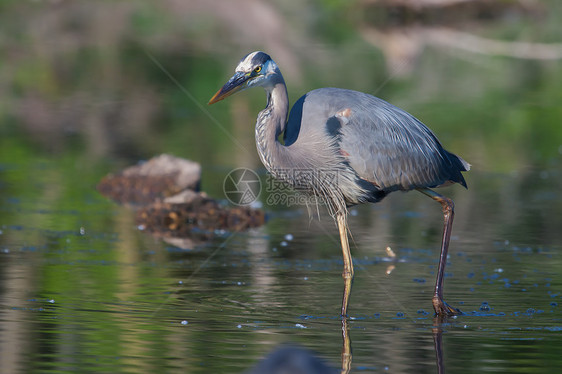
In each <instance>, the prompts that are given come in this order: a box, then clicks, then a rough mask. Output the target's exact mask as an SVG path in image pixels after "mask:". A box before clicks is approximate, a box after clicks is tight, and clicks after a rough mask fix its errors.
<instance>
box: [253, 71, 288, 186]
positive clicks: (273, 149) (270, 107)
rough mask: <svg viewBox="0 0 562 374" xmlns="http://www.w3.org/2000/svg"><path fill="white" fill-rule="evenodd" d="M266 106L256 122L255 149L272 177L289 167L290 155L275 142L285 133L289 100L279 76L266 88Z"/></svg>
mask: <svg viewBox="0 0 562 374" xmlns="http://www.w3.org/2000/svg"><path fill="white" fill-rule="evenodd" d="M266 92H267V106H266V108H265V109H264V110H262V111H261V112H260V113H259V115H258V119H257V122H256V147H257V150H258V154H259V155H260V159H261V161H262V163H263V164H264V166H265V167H266V169H267V170H268V171H269V172H270V173H271V174H273V175H274V176H278V175H279V171H280V170H283V169H288V168H289V167H290V166H291V163H290V158H291V155H290V153H289V151H288V150H287V147H285V146H284V145H282V144H281V143H279V141H278V140H277V139H278V137H279V135H280V134H281V133H282V132H283V131H285V126H286V123H287V114H288V113H289V98H288V96H287V88H286V86H285V82H284V80H283V77H282V76H281V75H280V74H279V75H278V77H277V79H276V80H275V81H274V82H273V85H272V86H270V87H266Z"/></svg>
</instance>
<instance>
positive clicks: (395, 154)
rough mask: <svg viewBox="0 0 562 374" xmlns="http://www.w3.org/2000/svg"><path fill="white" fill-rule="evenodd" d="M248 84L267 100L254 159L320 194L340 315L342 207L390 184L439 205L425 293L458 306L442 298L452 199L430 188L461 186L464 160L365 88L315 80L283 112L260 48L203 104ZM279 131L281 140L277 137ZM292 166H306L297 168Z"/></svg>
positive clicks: (441, 307)
mask: <svg viewBox="0 0 562 374" xmlns="http://www.w3.org/2000/svg"><path fill="white" fill-rule="evenodd" d="M250 87H263V88H264V89H265V92H266V93H267V106H266V108H265V109H264V110H262V111H261V112H260V113H259V114H258V119H257V122H256V146H257V150H258V154H259V156H260V159H261V161H262V162H263V164H264V165H265V167H266V168H267V170H268V171H269V173H271V174H272V175H273V176H274V177H275V178H278V179H280V180H282V181H284V182H286V183H288V184H289V185H291V186H294V187H297V188H299V189H305V190H306V191H308V192H309V193H311V194H314V195H316V196H319V197H321V198H322V199H323V200H324V201H325V202H326V204H327V206H328V208H329V211H330V213H331V215H332V216H333V217H334V218H335V220H336V222H337V226H338V229H339V235H340V240H341V246H342V251H343V263H344V269H343V278H344V281H345V282H344V293H343V300H342V307H341V315H342V318H343V319H344V320H345V318H347V306H348V302H349V295H350V293H351V285H352V282H353V261H352V257H351V252H350V249H349V242H348V237H347V232H348V226H347V215H348V211H347V208H348V207H349V206H353V205H356V204H361V203H367V202H370V203H376V202H379V201H381V200H382V199H383V198H384V197H385V196H387V195H388V194H389V193H391V192H394V191H410V190H417V191H419V192H421V193H423V194H424V195H426V196H429V197H430V198H432V199H433V200H435V201H437V202H438V203H440V204H441V206H442V208H443V215H444V228H443V238H442V243H441V253H440V257H439V267H438V271H437V279H436V282H435V289H434V294H433V299H432V303H433V308H434V309H435V313H436V314H437V315H439V316H449V315H456V314H460V313H462V312H461V311H460V310H459V309H457V308H454V307H452V306H450V305H448V304H447V303H446V302H445V301H444V300H443V277H444V274H445V265H446V262H447V250H448V247H449V239H450V236H451V228H452V224H453V215H454V204H453V201H452V200H451V199H449V198H447V197H445V196H443V195H441V194H439V193H437V192H435V191H434V190H432V189H431V188H435V187H441V186H446V185H450V184H453V183H459V184H461V185H463V186H464V187H466V182H465V180H464V177H463V175H462V173H461V172H463V171H468V170H469V169H470V165H469V164H468V163H467V162H466V161H464V160H463V159H462V158H460V157H459V156H456V155H454V154H452V153H449V152H447V151H446V150H445V149H443V147H442V146H441V143H440V142H439V140H438V139H437V137H436V136H435V135H434V134H433V133H432V132H431V130H429V128H427V127H426V126H425V125H424V124H423V123H421V122H420V121H419V120H418V119H416V118H415V117H414V116H412V115H411V114H409V113H407V112H406V111H404V110H402V109H400V108H397V107H396V106H394V105H392V104H389V103H388V102H386V101H384V100H382V99H379V98H377V97H374V96H371V95H368V94H365V93H361V92H357V91H351V90H346V89H340V88H320V89H317V90H314V91H311V92H309V93H307V94H305V95H304V96H302V97H301V98H300V99H298V100H297V102H296V103H295V105H294V106H293V108H292V109H291V113H290V115H289V99H288V96H287V87H286V85H285V81H284V79H283V76H282V75H281V71H280V70H279V67H278V66H277V64H276V63H275V62H274V61H273V60H272V59H271V57H270V56H269V55H267V54H266V53H264V52H260V51H256V52H252V53H250V54H248V55H247V56H245V57H244V58H242V60H241V61H240V63H239V64H238V66H237V67H236V70H235V73H234V75H233V76H232V78H230V80H229V81H228V82H227V83H226V84H225V85H224V86H223V87H222V88H221V89H220V90H219V91H218V92H217V93H216V94H215V95H214V96H213V97H212V98H211V100H210V101H209V104H213V103H216V102H217V101H220V100H222V99H224V98H226V97H228V96H230V95H232V94H233V93H235V92H238V91H242V90H244V89H247V88H250ZM281 134H283V143H281V142H280V141H279V140H278V138H279V136H280V135H281ZM299 170H300V171H302V170H308V171H314V172H313V173H305V174H306V175H304V176H303V173H298V171H299ZM295 171H297V172H295ZM334 173H335V174H336V177H335V178H334ZM299 176H302V177H300V178H299Z"/></svg>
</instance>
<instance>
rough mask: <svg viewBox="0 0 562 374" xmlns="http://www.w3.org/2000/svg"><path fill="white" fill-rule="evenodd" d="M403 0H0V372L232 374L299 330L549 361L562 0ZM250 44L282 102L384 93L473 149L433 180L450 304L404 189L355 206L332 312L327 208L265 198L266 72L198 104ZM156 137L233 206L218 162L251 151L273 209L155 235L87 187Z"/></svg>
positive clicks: (345, 340)
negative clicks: (230, 226)
mask: <svg viewBox="0 0 562 374" xmlns="http://www.w3.org/2000/svg"><path fill="white" fill-rule="evenodd" d="M234 3H236V5H233V4H234ZM408 3H410V2H406V1H403V2H394V1H386V2H380V1H377V2H373V1H352V2H348V1H333V0H318V1H316V0H315V1H302V2H286V1H281V0H274V1H254V0H252V1H243V0H240V1H237V2H230V1H217V0H205V1H195V0H193V1H171V0H162V1H158V2H154V1H145V0H138V1H134V2H132V1H131V2H118V1H106V2H93V1H83V0H76V1H25V2H22V1H4V2H2V3H1V5H0V9H1V11H0V25H1V26H0V27H1V28H2V31H3V33H2V36H3V37H2V38H0V53H1V55H2V56H3V57H2V64H1V69H0V97H2V100H1V103H0V360H1V362H0V368H1V369H0V371H2V372H6V373H61V372H79V373H88V372H95V373H99V372H111V373H152V372H162V373H244V372H247V371H248V370H251V368H254V367H256V365H257V364H258V362H262V360H264V358H265V357H267V355H269V354H271V353H272V352H277V354H280V353H279V349H283V347H296V348H295V349H294V350H293V351H290V352H297V351H298V352H300V354H301V356H299V355H298V354H296V356H292V357H293V358H294V359H295V360H296V361H299V359H298V357H301V359H302V360H304V358H303V357H308V358H309V359H310V360H311V361H306V360H305V361H299V362H301V363H302V362H315V361H314V360H313V358H316V359H319V360H321V361H322V362H323V363H324V365H327V366H329V367H331V368H335V370H336V371H338V370H340V369H341V368H342V367H343V368H345V369H347V368H349V369H350V371H351V372H352V373H387V372H388V373H436V372H437V373H473V372H474V373H480V372H501V373H559V372H561V370H562V356H561V355H560V350H561V348H562V305H561V303H562V272H561V269H562V252H561V250H562V195H561V194H562V192H561V191H562V126H561V125H560V124H561V123H560V122H561V121H560V119H561V118H562V106H561V105H560V103H561V102H562V65H561V63H560V61H561V59H562V52H561V51H562V47H561V46H560V35H562V30H561V23H560V14H561V12H562V2H560V1H556V0H545V1H541V2H532V1H525V2H523V1H509V2H506V1H498V2H493V3H494V4H493V6H490V4H492V2H489V1H470V2H466V1H460V2H454V1H452V2H449V3H451V4H452V5H451V6H450V7H445V8H443V9H442V8H441V7H439V6H435V7H433V6H429V8H424V7H423V6H420V7H413V8H409V7H408ZM416 3H418V2H416ZM419 3H420V4H421V3H422V2H421V1H420V2H419ZM425 3H432V4H437V3H443V2H435V1H431V2H425ZM380 4H383V5H380ZM393 4H398V5H397V6H396V7H394V5H393ZM400 4H402V5H400ZM457 6H460V7H461V8H460V9H459V8H456V7H457ZM385 7H386V8H385ZM254 50H264V51H266V52H267V53H269V54H270V55H271V56H272V58H273V59H275V61H276V62H277V63H278V64H279V66H280V68H281V70H282V71H283V74H284V76H285V79H286V82H287V85H288V90H289V96H290V101H291V103H294V102H295V101H296V100H297V99H298V98H299V97H300V96H301V95H302V94H304V93H305V92H307V91H310V90H312V89H314V88H318V87H329V86H334V87H342V88H349V89H354V90H358V91H363V92H367V93H370V94H374V95H377V96H379V97H381V98H383V99H385V100H387V101H390V102H392V103H393V104H396V105H398V106H400V107H402V108H404V109H406V110H407V111H409V112H411V113H412V114H414V115H415V116H416V117H418V118H420V119H421V120H422V121H423V122H424V123H426V124H427V125H428V126H429V127H430V128H431V129H432V130H433V131H434V132H435V133H436V135H437V136H438V138H439V139H440V140H441V142H442V143H443V145H444V147H445V148H446V149H447V150H449V151H451V152H453V153H455V154H458V155H460V156H462V157H463V158H464V159H466V160H467V161H468V162H470V163H471V164H472V170H471V171H470V172H468V173H465V177H466V180H467V183H468V186H469V189H468V190H465V189H464V188H462V187H461V186H458V185H456V186H450V187H447V188H443V189H440V191H439V192H441V193H443V194H445V195H446V196H449V197H451V198H452V199H453V200H454V201H455V204H456V215H455V222H454V224H453V233H452V239H451V244H450V249H449V258H448V265H447V269H446V274H445V299H446V301H447V302H448V303H450V304H451V305H453V306H455V307H458V308H460V309H461V310H462V311H463V312H464V314H463V315H461V316H458V317H456V318H449V319H447V320H444V321H439V320H434V318H433V310H432V305H431V295H432V289H433V284H434V280H435V272H436V265H437V260H438V256H439V245H440V241H441V230H442V219H443V217H442V213H441V208H440V206H439V204H436V203H435V202H434V201H432V200H431V199H428V198H427V197H425V196H424V195H422V194H420V193H417V192H409V193H401V192H396V193H393V194H390V195H389V196H388V197H387V198H385V199H384V200H383V201H382V202H381V203H379V204H376V205H373V204H370V205H364V206H359V207H354V208H352V209H351V211H350V228H351V233H352V235H353V238H352V240H351V250H352V254H353V257H354V263H355V281H354V285H353V290H352V294H351V299H350V305H349V309H348V313H349V316H350V318H349V320H348V322H347V324H346V325H342V321H341V319H340V316H339V312H340V305H341V297H342V292H343V280H342V277H341V273H342V266H343V263H342V257H341V248H340V244H339V237H338V231H337V229H336V227H335V224H334V222H333V220H332V219H331V218H330V217H329V216H328V215H327V214H326V212H325V211H324V209H323V208H322V207H321V208H320V209H319V214H317V212H316V210H315V209H312V213H311V214H310V215H309V212H308V211H307V209H306V207H304V206H302V205H298V204H296V205H293V206H287V205H286V204H285V205H280V204H279V205H276V204H270V202H269V201H268V197H269V196H268V194H267V191H265V186H266V179H267V176H266V175H265V172H264V169H263V167H262V166H261V163H260V161H259V158H258V156H257V153H256V150H255V145H254V124H255V117H256V115H257V113H258V111H259V110H261V109H262V108H263V107H264V105H265V96H264V94H263V92H260V90H249V91H247V92H244V93H240V94H237V95H236V96H233V97H232V98H229V99H228V100H225V101H221V102H220V103H217V104H216V105H213V106H211V107H207V106H206V105H205V104H206V103H207V101H208V100H209V99H210V98H211V96H212V95H213V94H214V93H215V92H216V90H217V89H219V88H220V87H221V86H222V84H224V83H225V82H226V80H227V79H228V78H229V77H230V76H231V74H232V71H233V69H234V67H235V66H236V64H237V62H238V61H239V59H240V58H241V57H242V56H244V55H245V54H246V53H249V52H251V51H254ZM161 153H169V154H173V155H175V156H178V157H183V158H187V159H191V160H194V161H197V162H199V163H201V165H202V170H203V172H202V173H203V175H202V190H204V191H205V192H206V193H208V195H209V196H211V197H212V198H215V199H219V200H221V201H222V202H224V203H225V204H227V203H228V202H227V201H226V199H225V192H224V191H223V181H224V179H225V177H226V176H227V174H228V173H229V172H230V171H231V170H233V169H236V168H240V167H245V168H249V169H252V170H255V171H256V172H257V173H258V174H259V175H260V178H262V195H261V197H260V202H261V203H262V206H263V209H264V210H265V211H266V213H267V216H268V220H267V222H266V223H265V225H263V226H261V227H259V228H255V229H252V230H249V231H244V232H227V231H225V232H222V231H221V232H214V233H212V234H213V235H200V234H201V233H200V232H199V233H198V232H194V233H193V236H192V237H186V238H167V239H166V238H164V239H163V238H159V237H155V236H153V235H151V234H150V233H149V232H147V230H142V229H141V228H139V227H138V225H137V223H136V222H135V213H134V211H133V210H132V209H130V208H127V207H123V206H119V205H118V204H116V203H114V202H111V201H109V200H107V199H106V198H104V197H102V196H101V195H100V194H99V193H98V192H97V191H96V185H97V184H98V182H99V181H100V180H101V178H102V177H103V176H105V175H106V174H108V173H112V172H116V171H118V170H120V169H122V168H123V167H125V166H127V165H131V164H135V163H137V162H138V161H139V160H146V159H149V158H151V157H153V156H154V155H157V154H161ZM209 236H210V238H209ZM387 247H390V248H391V249H392V251H393V252H394V253H395V255H396V256H395V257H389V255H388V253H387V250H386V248H387ZM303 349H304V351H303ZM299 350H300V351H299ZM283 352H285V353H287V350H285V351H281V354H282V353H283ZM342 352H343V354H342ZM272 361H273V359H270V360H267V361H266V362H265V363H266V364H267V363H271V362H272ZM311 365H312V364H311ZM289 372H295V370H289ZM305 372H307V371H305ZM308 372H311V373H312V372H314V371H310V370H309V371H308ZM316 372H318V371H316Z"/></svg>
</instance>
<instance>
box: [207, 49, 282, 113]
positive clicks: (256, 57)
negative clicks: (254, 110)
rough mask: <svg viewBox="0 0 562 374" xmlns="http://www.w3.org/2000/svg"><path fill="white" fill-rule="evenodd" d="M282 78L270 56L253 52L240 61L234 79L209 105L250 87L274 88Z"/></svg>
mask: <svg viewBox="0 0 562 374" xmlns="http://www.w3.org/2000/svg"><path fill="white" fill-rule="evenodd" d="M280 77H281V73H280V72H279V68H278V67H277V64H276V63H275V61H273V60H272V59H271V57H269V55H268V54H266V53H264V52H260V51H256V52H252V53H250V54H248V55H247V56H245V57H244V58H242V60H240V63H239V64H238V66H237V67H236V70H235V71H234V75H233V76H232V78H230V79H229V80H228V82H226V83H225V85H224V86H223V87H222V88H221V89H220V90H218V91H217V93H216V94H215V95H214V96H213V97H212V98H211V100H209V105H210V104H214V103H216V102H217V101H221V100H222V99H225V98H227V97H228V96H230V95H232V94H233V93H235V92H238V91H243V90H245V89H247V88H250V87H254V86H261V87H264V88H266V89H267V88H268V87H273V86H274V85H275V83H276V82H277V81H278V79H279V78H280Z"/></svg>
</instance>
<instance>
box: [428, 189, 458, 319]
mask: <svg viewBox="0 0 562 374" xmlns="http://www.w3.org/2000/svg"><path fill="white" fill-rule="evenodd" d="M418 191H420V192H421V193H423V194H424V195H427V196H429V197H431V198H432V199H433V200H435V201H437V202H438V203H440V204H441V206H442V207H443V218H444V224H443V239H442V241H441V254H440V255H439V268H438V269H437V279H436V280H435V291H434V293H433V299H432V303H433V309H435V313H436V314H437V315H439V316H452V315H456V314H462V312H461V311H460V309H457V308H453V307H452V306H450V305H448V304H447V303H446V302H445V301H444V300H443V278H444V277H445V265H447V251H448V249H449V239H450V238H451V230H452V227H453V217H454V215H455V204H454V203H453V200H451V199H449V198H447V197H445V196H443V195H440V194H438V193H437V192H435V191H433V190H430V189H429V188H420V189H418Z"/></svg>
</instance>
